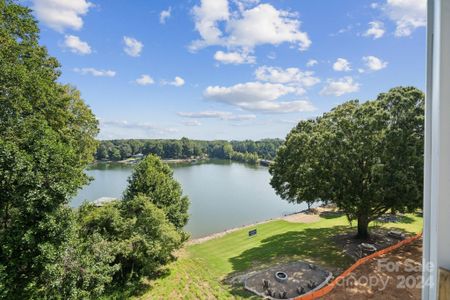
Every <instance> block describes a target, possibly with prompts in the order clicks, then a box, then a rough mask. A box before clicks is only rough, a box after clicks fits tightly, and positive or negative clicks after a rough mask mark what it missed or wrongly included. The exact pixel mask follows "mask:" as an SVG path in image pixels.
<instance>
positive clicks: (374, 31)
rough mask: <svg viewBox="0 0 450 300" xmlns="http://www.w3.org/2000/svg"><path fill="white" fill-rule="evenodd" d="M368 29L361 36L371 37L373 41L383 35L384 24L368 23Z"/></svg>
mask: <svg viewBox="0 0 450 300" xmlns="http://www.w3.org/2000/svg"><path fill="white" fill-rule="evenodd" d="M369 26H370V27H369V29H367V31H366V32H365V33H364V34H363V35H364V36H369V37H370V36H372V37H373V39H374V40H376V39H379V38H380V37H382V36H383V35H384V32H385V30H384V24H383V22H380V21H373V22H369Z"/></svg>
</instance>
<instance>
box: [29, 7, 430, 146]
mask: <svg viewBox="0 0 450 300" xmlns="http://www.w3.org/2000/svg"><path fill="white" fill-rule="evenodd" d="M425 2H426V1H425V0H379V1H373V0H372V1H365V0H315V1H307V0H301V1H299V0H280V1H264V0H260V1H258V0H203V1H200V0H195V1H170V0H167V1H148V0H133V1H118V0H115V1H112V0H108V1H106V0H90V1H86V0H71V1H67V0H32V1H28V2H26V3H27V5H29V6H30V7H31V8H32V9H33V10H34V14H35V16H36V17H37V19H38V20H39V26H40V28H41V43H42V44H43V45H45V46H46V47H48V49H49V52H50V54H51V55H53V56H55V57H57V58H58V59H59V61H60V62H61V64H62V74H63V75H62V77H61V82H63V83H70V84H72V85H74V86H76V87H77V88H78V89H79V90H80V91H81V94H82V97H83V99H84V100H85V101H86V103H87V104H88V105H89V106H90V107H91V108H92V110H93V111H94V113H95V114H96V116H97V117H98V118H99V120H100V128H101V132H100V134H99V138H100V139H113V138H180V137H183V136H186V137H189V138H194V139H247V138H250V139H260V138H266V137H280V138H284V137H285V136H286V134H287V133H288V132H289V131H290V129H291V128H292V127H293V126H294V125H295V124H296V123H297V122H298V121H299V120H301V119H306V118H311V117H314V116H317V115H320V114H322V113H323V112H326V111H328V110H330V109H331V108H332V107H334V106H336V105H337V104H339V103H342V102H344V101H346V100H350V99H360V100H361V101H366V100H369V99H374V98H375V97H376V95H377V94H378V93H380V92H384V91H387V90H388V89H389V88H392V87H395V86H398V85H413V86H416V87H418V88H420V89H422V90H423V89H424V87H425V21H426V20H425V17H426V3H425Z"/></svg>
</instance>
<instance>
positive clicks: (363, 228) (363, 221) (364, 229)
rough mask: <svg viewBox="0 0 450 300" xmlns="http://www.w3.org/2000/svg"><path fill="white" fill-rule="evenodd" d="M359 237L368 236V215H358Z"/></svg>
mask: <svg viewBox="0 0 450 300" xmlns="http://www.w3.org/2000/svg"><path fill="white" fill-rule="evenodd" d="M356 237H357V238H359V239H367V238H368V237H369V217H368V216H366V215H360V216H358V235H357V236H356Z"/></svg>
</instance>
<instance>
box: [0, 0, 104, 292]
mask: <svg viewBox="0 0 450 300" xmlns="http://www.w3.org/2000/svg"><path fill="white" fill-rule="evenodd" d="M38 34H39V30H38V27H37V24H36V21H35V19H34V18H33V17H32V15H31V13H30V10H29V9H28V8H25V7H23V6H20V5H17V4H15V2H13V1H5V0H0V44H1V47H0V70H1V71H0V102H1V105H0V189H1V191H2V192H1V194H0V262H1V266H0V277H1V278H2V280H1V282H2V283H1V286H0V293H1V294H2V295H6V296H5V297H6V298H10V299H11V298H18V299H25V298H46V297H53V298H57V297H61V296H57V295H59V292H61V295H69V294H70V293H69V292H68V293H66V292H62V289H64V288H65V285H66V283H67V282H68V280H66V279H62V278H60V277H58V276H56V275H55V274H58V272H59V271H55V270H57V269H58V270H61V265H60V263H61V259H62V258H61V254H62V253H65V251H68V249H69V248H68V247H69V246H68V245H71V243H73V241H72V238H73V237H72V233H71V232H72V226H73V222H72V221H71V218H70V214H71V212H70V210H69V209H68V208H67V207H66V205H67V203H68V200H69V199H70V198H71V197H72V196H73V195H74V194H75V193H76V192H77V190H78V189H79V188H80V187H81V186H82V185H84V184H86V183H87V182H88V178H87V176H86V175H85V173H84V172H83V171H84V169H85V167H86V166H87V164H88V163H89V162H91V161H92V160H93V154H94V152H95V149H96V147H97V142H96V140H95V136H96V134H97V132H98V128H97V125H98V124H97V121H96V119H95V117H94V115H93V114H92V112H91V110H90V109H89V108H88V107H87V106H86V104H85V103H84V102H83V101H82V100H81V98H80V94H79V92H78V91H77V90H75V89H74V88H73V87H70V86H66V85H61V84H60V83H58V78H59V76H60V70H59V64H58V62H57V60H56V59H55V58H53V57H51V56H49V55H48V53H47V50H46V49H45V48H44V47H42V46H40V45H39V43H38ZM70 247H72V246H70ZM52 270H53V271H52ZM92 274H95V276H97V273H95V272H94V273H92ZM53 275H55V276H53ZM66 275H67V273H66ZM80 276H81V277H82V278H77V279H76V280H77V281H83V282H86V281H85V280H87V281H90V280H89V279H87V277H86V276H88V275H87V273H86V276H85V275H80ZM50 279H51V280H50ZM73 279H74V278H73ZM74 280H75V279H74ZM70 281H71V282H72V283H73V281H72V279H71V280H70ZM69 286H77V288H78V287H79V288H80V289H81V290H83V291H84V292H86V294H89V293H90V291H94V290H95V289H96V288H97V286H96V284H88V285H84V284H81V285H80V284H78V283H73V285H72V284H70V285H69ZM68 288H70V287H68ZM68 298H70V297H68Z"/></svg>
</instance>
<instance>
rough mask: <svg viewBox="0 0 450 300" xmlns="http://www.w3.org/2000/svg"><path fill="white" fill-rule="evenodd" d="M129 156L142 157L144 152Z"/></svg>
mask: <svg viewBox="0 0 450 300" xmlns="http://www.w3.org/2000/svg"><path fill="white" fill-rule="evenodd" d="M131 157H133V158H143V157H144V154H142V153H137V154H135V155H132V156H131Z"/></svg>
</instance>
